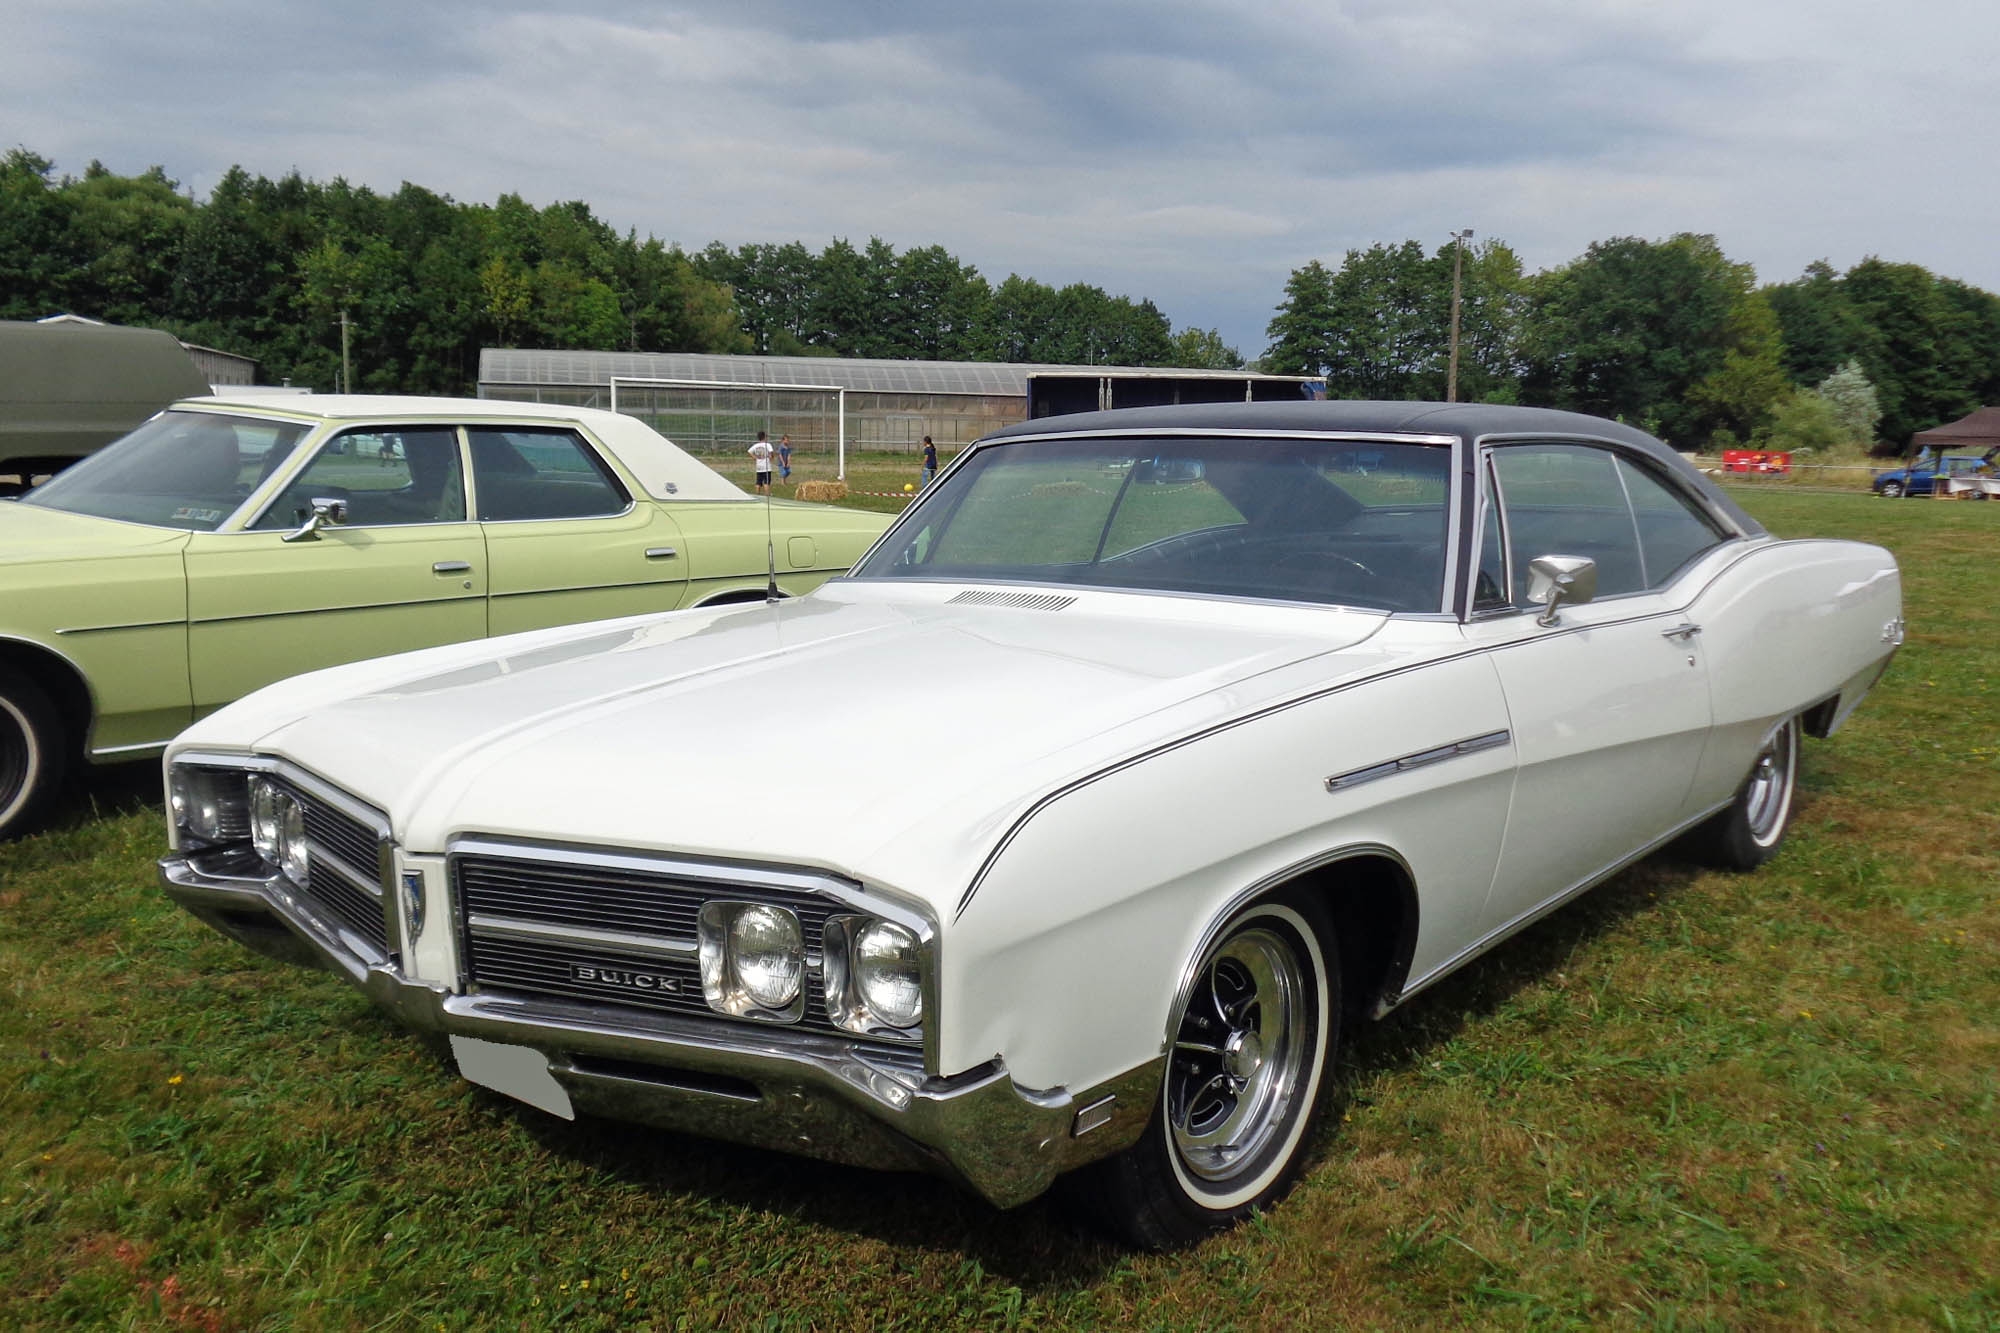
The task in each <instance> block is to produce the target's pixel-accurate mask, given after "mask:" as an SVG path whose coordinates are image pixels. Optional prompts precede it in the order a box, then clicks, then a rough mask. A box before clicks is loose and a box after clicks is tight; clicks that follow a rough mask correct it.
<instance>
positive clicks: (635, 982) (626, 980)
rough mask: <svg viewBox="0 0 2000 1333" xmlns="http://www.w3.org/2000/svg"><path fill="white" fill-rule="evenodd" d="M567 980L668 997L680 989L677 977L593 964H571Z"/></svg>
mask: <svg viewBox="0 0 2000 1333" xmlns="http://www.w3.org/2000/svg"><path fill="white" fill-rule="evenodd" d="M569 979H570V980H571V981H582V982H587V983H589V984H591V985H593V986H615V987H617V988H618V989H620V990H640V991H656V992H663V993H665V994H668V995H678V994H680V989H681V983H680V980H679V978H677V977H665V976H661V975H660V974H659V973H657V972H635V971H633V970H632V969H631V968H629V967H599V966H598V965H596V964H595V963H571V964H570V965H569Z"/></svg>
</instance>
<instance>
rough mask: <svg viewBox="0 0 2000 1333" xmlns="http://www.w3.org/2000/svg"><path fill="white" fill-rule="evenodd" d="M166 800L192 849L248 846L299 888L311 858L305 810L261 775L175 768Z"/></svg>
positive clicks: (230, 769) (242, 771) (279, 787)
mask: <svg viewBox="0 0 2000 1333" xmlns="http://www.w3.org/2000/svg"><path fill="white" fill-rule="evenodd" d="M167 799H168V802H169V803H170V804H171V806H172V807H173V818H174V823H175V824H176V825H177V826H178V827H179V829H180V831H181V836H182V839H183V840H184V841H185V842H186V843H187V844H188V845H189V846H190V847H192V848H193V849H196V850H200V849H203V848H209V847H224V846H230V845H240V844H243V843H246V842H247V843H248V844H249V845H250V846H251V848H252V849H254V850H255V851H256V853H257V856H258V858H259V859H260V860H262V861H263V862H264V864H265V865H266V866H267V867H269V869H270V870H271V871H272V872H274V873H276V874H280V875H283V876H284V877H285V878H286V879H288V880H290V881H291V882H292V883H293V884H296V885H298V886H299V887H301V888H303V887H305V884H306V876H307V873H308V871H309V869H310V862H311V858H310V856H309V854H308V852H307V850H306V827H305V809H304V807H303V806H301V805H300V804H299V802H298V798H297V797H295V796H293V795H292V794H291V793H290V792H288V791H286V790H285V789H284V787H282V786H280V785H279V784H278V783H276V782H274V781H273V780H272V779H270V778H269V777H267V776H265V775H264V774H262V773H255V772H246V771H244V770H242V769H235V768H198V767H195V766H192V765H184V764H176V765H175V766H174V769H173V773H172V776H171V777H170V778H169V780H168V788H167Z"/></svg>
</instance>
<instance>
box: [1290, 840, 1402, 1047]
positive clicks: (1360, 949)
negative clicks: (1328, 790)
mask: <svg viewBox="0 0 2000 1333" xmlns="http://www.w3.org/2000/svg"><path fill="white" fill-rule="evenodd" d="M1281 891H1283V892H1287V893H1300V894H1303V895H1305V896H1309V897H1311V898H1313V899H1314V900H1316V901H1318V902H1319V903H1320V904H1321V905H1322V906H1323V907H1324V908H1325V909H1326V913H1327V915H1328V917H1329V918H1331V920H1332V924H1333V934H1334V939H1335V940H1336V941H1337V943H1338V945H1339V949H1340V975H1341V993H1342V1001H1343V1003H1344V1004H1345V1006H1346V1009H1347V1013H1348V1016H1349V1017H1350V1018H1356V1017H1363V1016H1373V1015H1374V1014H1376V1013H1378V1012H1380V1011H1381V1010H1382V1009H1383V1008H1384V1007H1386V1006H1387V1005H1391V1004H1394V1003H1395V1001H1396V999H1397V997H1398V996H1400V995H1401V994H1402V990H1403V983H1404V982H1406V981H1407V980H1408V979H1409V976H1410V961H1411V959H1412V958H1413V957H1414V955H1415V953H1416V945H1417V888H1416V883H1415V882H1414V880H1412V878H1411V876H1410V872H1409V869H1408V867H1406V866H1405V865H1404V864H1403V863H1402V862H1401V861H1400V860H1399V859H1397V858H1396V857H1394V856H1392V855H1390V854H1388V853H1387V852H1385V851H1361V852H1355V853H1352V854H1350V855H1347V856H1342V857H1338V858H1336V859H1334V860H1331V861H1328V862H1325V863H1323V864H1321V865H1318V866H1315V867H1314V868H1313V869H1311V870H1308V871H1305V872H1303V873H1302V874H1300V875H1299V876H1297V877H1296V878H1295V879H1293V880H1291V881H1289V882H1288V883H1286V884H1285V885H1283V886H1281Z"/></svg>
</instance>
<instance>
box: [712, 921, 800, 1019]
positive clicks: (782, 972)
mask: <svg viewBox="0 0 2000 1333" xmlns="http://www.w3.org/2000/svg"><path fill="white" fill-rule="evenodd" d="M729 955H730V961H731V964H732V970H734V972H735V973H736V984H737V985H739V986H741V987H742V988H743V993H744V994H745V995H747V996H749V998H750V1000H751V1002H752V1003H753V1004H755V1005H757V1006H758V1007H759V1008H762V1009H784V1008H787V1007H788V1006H790V1005H791V1003H792V1001H794V1000H796V999H798V997H799V983H800V981H801V980H803V978H804V976H805V969H806V951H805V938H804V936H803V934H802V933H801V932H800V930H799V919H798V918H797V917H796V916H794V915H792V914H791V913H790V912H787V911H784V910H783V909H781V908H776V907H746V908H744V909H743V910H742V911H741V912H739V913H737V914H736V919H735V920H734V921H732V922H730V923H729Z"/></svg>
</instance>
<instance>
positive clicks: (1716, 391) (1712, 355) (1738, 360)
mask: <svg viewBox="0 0 2000 1333" xmlns="http://www.w3.org/2000/svg"><path fill="white" fill-rule="evenodd" d="M1753 282H1754V275H1753V273H1752V272H1751V269H1750V266H1749V265H1747V264H1737V263H1732V262H1731V261H1730V260H1729V259H1728V258H1727V257H1726V256H1725V255H1724V254H1723V253H1722V248H1721V247H1720V246H1719V245H1717V244H1716V241H1715V238H1714V237H1713V236H1697V235H1691V234H1687V233H1683V234H1681V235H1677V236H1674V237H1671V238H1669V239H1668V240H1665V241H1645V240H1640V239H1638V238H1637V237H1630V236H1627V237H1619V238H1617V239H1615V240H1610V241H1600V242H1597V243H1596V244H1594V245H1592V246H1591V247H1590V248H1589V250H1588V251H1586V252H1585V254H1584V255H1583V257H1582V258H1580V259H1577V260H1575V261H1573V262H1572V263H1570V264H1567V265H1565V266H1563V267H1562V268H1559V269H1555V270H1553V271H1551V272H1546V273H1542V274H1538V275H1537V276H1536V277H1535V278H1534V279H1533V280H1532V281H1531V282H1530V284H1529V301H1528V307H1527V310H1526V312H1525V314H1524V323H1523V331H1522V343H1521V350H1522V361H1523V372H1522V382H1521V396H1522V400H1523V401H1525V402H1531V403H1539V404H1543V405H1546V406H1551V407H1564V408H1570V409H1573V410H1576V411H1582V412H1593V413H1596V414H1598V415H1600V416H1611V417H1619V418H1622V419H1624V420H1627V421H1631V422H1633V423H1634V424H1637V425H1640V426H1643V427H1646V428H1648V429H1651V430H1654V431H1656V432H1657V433H1659V434H1661V435H1663V436H1664V437H1666V438H1667V439H1668V440H1670V441H1672V442H1674V443H1676V444H1678V445H1681V446H1683V447H1692V446H1700V445H1702V444H1705V443H1706V442H1707V441H1708V439H1709V437H1710V435H1711V434H1713V433H1714V432H1716V431H1718V430H1728V431H1731V432H1733V433H1736V434H1739V435H1740V434H1743V433H1746V432H1745V429H1744V428H1745V427H1746V426H1749V425H1751V424H1752V423H1755V422H1756V421H1758V420H1759V419H1760V417H1761V415H1762V414H1763V413H1766V412H1768V411H1769V410H1770V408H1771V406H1772V405H1773V401H1774V399H1773V397H1772V396H1770V395H1773V394H1775V393H1776V392H1777V391H1779V390H1781V389H1782V387H1783V379H1782V368H1781V367H1779V366H1778V364H1777V357H1778V354H1779V349H1780V345H1779V341H1778V337H1777V326H1776V320H1775V318H1774V317H1772V315H1771V314H1770V311H1769V309H1768V307H1766V308H1764V309H1762V310H1761V311H1760V310H1759V309H1757V308H1756V307H1755V306H1754V305H1753V304H1752V302H1751V298H1752V295H1753V292H1752V284H1753ZM1732 354H1733V356H1732Z"/></svg>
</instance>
